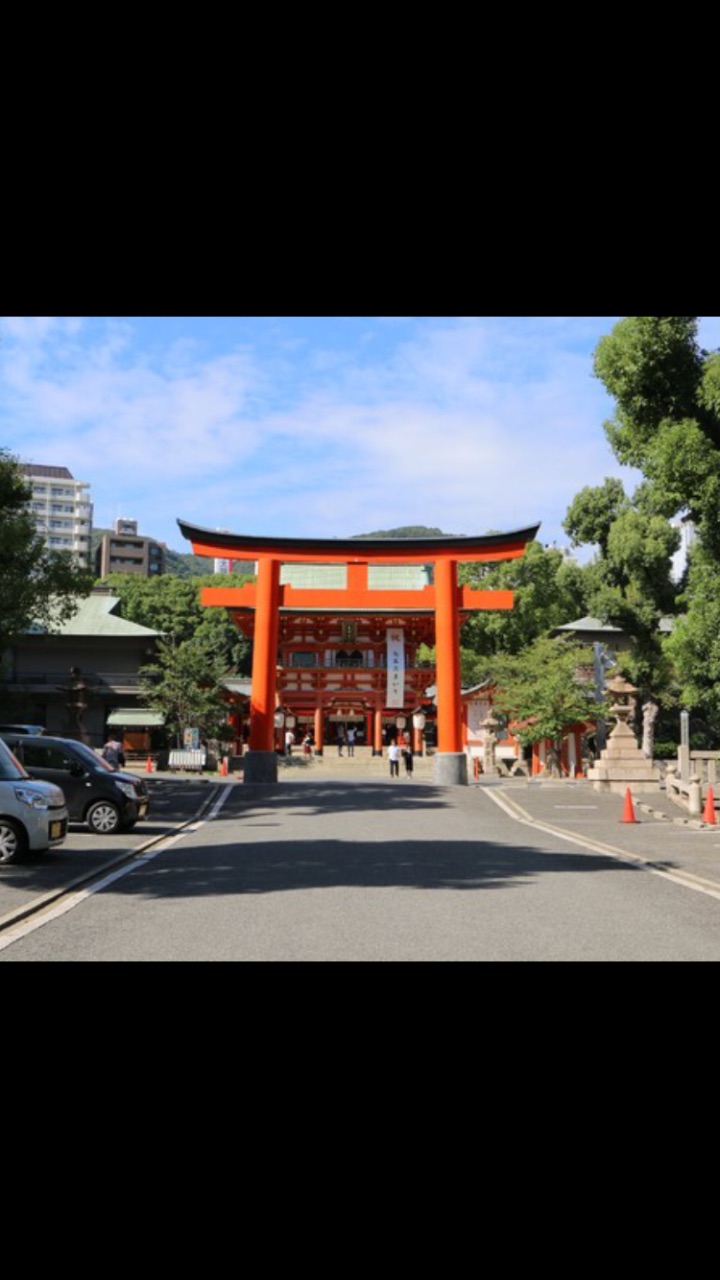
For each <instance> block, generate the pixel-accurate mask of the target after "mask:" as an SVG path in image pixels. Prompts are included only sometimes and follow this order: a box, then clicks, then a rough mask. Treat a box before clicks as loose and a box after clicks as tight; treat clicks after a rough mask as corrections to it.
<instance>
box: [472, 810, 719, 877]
mask: <svg viewBox="0 0 720 1280" xmlns="http://www.w3.org/2000/svg"><path fill="white" fill-rule="evenodd" d="M478 790H480V788H478ZM481 794H482V795H484V796H486V797H487V799H488V800H492V801H493V802H494V803H495V804H496V805H497V806H498V808H500V809H502V811H503V813H506V814H507V815H508V817H509V818H514V820H515V821H516V822H521V823H522V824H523V826H526V827H534V828H535V829H536V830H538V831H544V832H546V834H548V835H552V836H557V837H558V839H559V840H567V842H568V843H569V844H576V845H579V846H580V848H581V849H585V850H588V849H589V850H591V851H592V852H593V853H602V854H605V855H606V857H609V858H615V859H616V860H617V861H618V862H628V863H631V864H632V865H633V866H637V867H643V868H644V869H645V870H646V871H649V872H651V874H652V875H654V876H660V879H661V880H672V882H673V884H681V885H683V886H684V888H686V889H693V890H694V891H695V893H704V894H705V895H706V896H707V897H708V898H717V899H718V901H720V889H719V888H718V887H717V885H713V884H711V883H710V882H709V881H707V880H702V879H701V878H700V877H699V876H694V875H693V874H692V872H690V871H664V870H663V869H662V868H661V867H657V866H655V864H654V863H652V862H650V861H648V859H647V858H643V857H641V856H640V855H639V854H634V853H628V852H627V851H626V850H624V849H617V848H616V847H615V846H614V845H610V844H602V843H601V841H599V840H591V839H590V838H589V837H585V836H574V835H570V833H569V832H567V831H561V830H560V829H559V827H552V826H550V824H549V823H547V822H540V821H539V820H538V819H537V818H533V817H532V815H531V814H529V813H528V812H527V810H525V809H523V808H521V806H520V805H519V804H517V802H516V801H515V800H513V801H512V803H510V801H508V800H506V799H505V798H504V797H502V796H499V795H497V794H496V793H495V792H494V791H490V790H487V789H485V790H482V792H481Z"/></svg>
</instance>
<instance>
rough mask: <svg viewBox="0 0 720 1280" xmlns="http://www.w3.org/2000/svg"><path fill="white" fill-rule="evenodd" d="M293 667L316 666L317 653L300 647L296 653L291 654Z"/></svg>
mask: <svg viewBox="0 0 720 1280" xmlns="http://www.w3.org/2000/svg"><path fill="white" fill-rule="evenodd" d="M290 666H291V667H314V666H315V654H314V653H311V652H309V651H308V652H306V651H304V650H301V649H298V650H296V652H295V653H291V654H290Z"/></svg>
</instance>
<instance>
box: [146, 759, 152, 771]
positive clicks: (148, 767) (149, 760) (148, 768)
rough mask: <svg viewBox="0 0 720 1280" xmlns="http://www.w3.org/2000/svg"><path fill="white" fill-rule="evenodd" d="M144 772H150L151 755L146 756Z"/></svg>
mask: <svg viewBox="0 0 720 1280" xmlns="http://www.w3.org/2000/svg"><path fill="white" fill-rule="evenodd" d="M145 772H146V773H152V756H148V758H147V764H146V765H145Z"/></svg>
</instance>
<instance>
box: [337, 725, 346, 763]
mask: <svg viewBox="0 0 720 1280" xmlns="http://www.w3.org/2000/svg"><path fill="white" fill-rule="evenodd" d="M344 741H345V730H344V729H343V727H342V725H341V724H339V725H338V731H337V744H338V755H339V756H341V755H342V749H343V742H344Z"/></svg>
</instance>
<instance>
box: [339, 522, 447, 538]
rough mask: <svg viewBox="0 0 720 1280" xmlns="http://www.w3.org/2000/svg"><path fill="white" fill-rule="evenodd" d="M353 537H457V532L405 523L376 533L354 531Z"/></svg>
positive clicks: (377, 530) (378, 530)
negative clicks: (396, 527) (446, 531)
mask: <svg viewBox="0 0 720 1280" xmlns="http://www.w3.org/2000/svg"><path fill="white" fill-rule="evenodd" d="M350 536H351V537H353V538H457V537H459V534H457V533H444V532H443V530H442V529H430V528H428V526H427V525H426V524H404V525H401V527H400V528H399V529H376V530H375V533H353V534H351V535H350Z"/></svg>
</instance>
